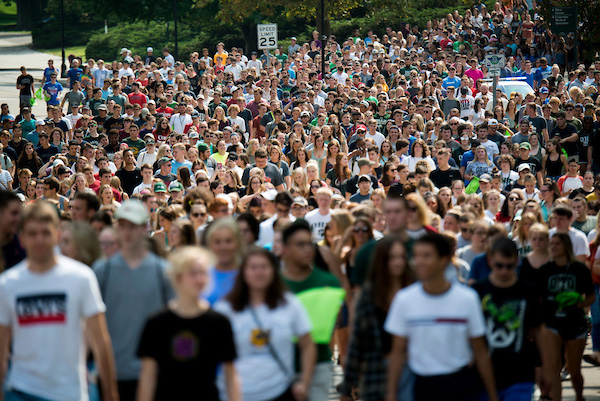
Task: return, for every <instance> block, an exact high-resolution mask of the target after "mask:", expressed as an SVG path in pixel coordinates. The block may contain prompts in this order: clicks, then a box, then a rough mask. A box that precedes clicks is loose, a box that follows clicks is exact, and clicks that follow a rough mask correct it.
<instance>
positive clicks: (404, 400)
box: [396, 364, 416, 401]
mask: <svg viewBox="0 0 600 401" xmlns="http://www.w3.org/2000/svg"><path fill="white" fill-rule="evenodd" d="M415 378H416V376H415V374H414V373H413V371H412V370H410V368H409V367H408V364H405V365H404V368H403V369H402V376H401V377H400V383H398V391H397V392H396V394H397V395H396V399H397V400H398V401H414V400H415Z"/></svg>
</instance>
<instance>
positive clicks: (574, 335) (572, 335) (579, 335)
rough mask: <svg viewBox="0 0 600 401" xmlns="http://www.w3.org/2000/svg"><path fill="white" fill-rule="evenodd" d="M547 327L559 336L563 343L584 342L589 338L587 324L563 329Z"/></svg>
mask: <svg viewBox="0 0 600 401" xmlns="http://www.w3.org/2000/svg"><path fill="white" fill-rule="evenodd" d="M546 327H547V328H548V330H550V331H551V332H553V333H555V334H558V335H559V336H560V337H561V338H562V340H563V341H571V340H584V339H586V338H587V335H588V326H587V324H585V323H583V324H579V325H574V326H565V327H561V328H557V327H553V326H550V325H546Z"/></svg>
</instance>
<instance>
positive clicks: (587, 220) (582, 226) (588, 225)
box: [571, 195, 598, 235]
mask: <svg viewBox="0 0 600 401" xmlns="http://www.w3.org/2000/svg"><path fill="white" fill-rule="evenodd" d="M571 208H572V209H573V214H574V215H575V219H573V222H572V223H571V227H573V228H576V229H578V230H579V231H581V232H583V233H584V234H585V235H588V234H589V233H590V232H591V231H592V230H594V229H596V222H597V219H598V218H597V217H596V216H588V213H587V212H588V204H587V201H586V200H585V198H584V197H583V196H581V195H578V196H576V197H575V198H574V199H573V200H572V201H571Z"/></svg>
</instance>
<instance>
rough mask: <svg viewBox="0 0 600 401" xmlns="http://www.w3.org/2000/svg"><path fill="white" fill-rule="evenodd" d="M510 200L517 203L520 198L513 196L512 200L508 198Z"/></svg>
mask: <svg viewBox="0 0 600 401" xmlns="http://www.w3.org/2000/svg"><path fill="white" fill-rule="evenodd" d="M508 200H509V201H511V202H516V201H518V200H519V198H517V197H516V196H511V197H510V198H508Z"/></svg>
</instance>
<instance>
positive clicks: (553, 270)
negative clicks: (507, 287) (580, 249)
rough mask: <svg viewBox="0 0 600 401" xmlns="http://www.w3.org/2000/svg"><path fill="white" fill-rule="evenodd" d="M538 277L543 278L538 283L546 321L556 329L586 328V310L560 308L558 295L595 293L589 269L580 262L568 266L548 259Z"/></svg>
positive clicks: (569, 307) (568, 307) (572, 307)
mask: <svg viewBox="0 0 600 401" xmlns="http://www.w3.org/2000/svg"><path fill="white" fill-rule="evenodd" d="M538 277H539V280H540V281H539V283H538V285H537V286H538V289H539V291H540V294H541V296H542V314H543V317H544V323H546V325H547V326H549V327H552V328H555V329H565V328H573V329H577V328H578V327H581V328H585V327H586V320H585V311H584V310H583V309H582V308H577V307H575V306H565V305H562V307H561V305H560V304H559V302H558V301H557V299H556V297H557V296H558V295H559V294H561V293H566V292H578V293H579V294H581V295H585V294H592V293H593V292H594V284H593V282H592V274H591V273H590V269H588V268H587V266H586V265H584V264H583V263H581V262H573V263H571V264H569V265H567V266H557V265H556V263H555V262H548V263H546V264H545V265H543V266H542V267H540V272H539V275H538Z"/></svg>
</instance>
